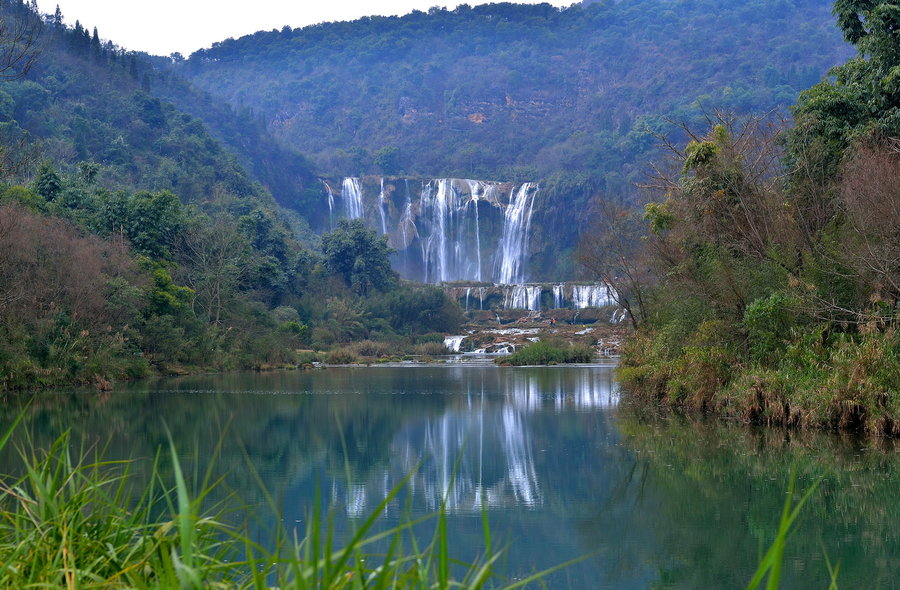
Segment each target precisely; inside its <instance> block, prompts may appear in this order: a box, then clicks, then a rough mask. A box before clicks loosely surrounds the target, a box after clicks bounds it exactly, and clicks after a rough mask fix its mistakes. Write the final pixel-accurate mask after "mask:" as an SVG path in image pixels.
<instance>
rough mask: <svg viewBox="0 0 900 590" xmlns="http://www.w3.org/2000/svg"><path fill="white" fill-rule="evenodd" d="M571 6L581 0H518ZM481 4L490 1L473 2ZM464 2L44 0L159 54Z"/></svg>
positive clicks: (46, 9) (112, 37) (109, 36)
mask: <svg viewBox="0 0 900 590" xmlns="http://www.w3.org/2000/svg"><path fill="white" fill-rule="evenodd" d="M541 1H547V2H549V3H550V4H553V5H555V6H569V5H570V4H572V3H573V2H575V1H576V0H567V1H561V0H518V2H520V3H527V4H538V3H540V2H541ZM467 3H468V4H470V5H472V6H475V5H477V4H485V3H486V2H484V0H468V2H467ZM458 4H460V2H456V1H451V2H439V1H438V2H436V1H435V0H370V1H368V2H367V1H360V0H240V1H237V0H38V8H39V9H40V11H41V12H42V13H47V14H52V13H53V12H54V11H55V10H56V6H57V5H59V8H60V10H61V11H62V15H63V21H64V22H65V23H66V24H67V25H69V26H72V25H74V24H75V21H76V20H79V21H81V24H82V25H83V26H85V27H87V28H88V30H92V29H93V28H94V27H97V30H98V31H99V33H100V38H101V39H103V40H104V41H107V40H108V41H112V42H113V43H115V44H116V45H119V46H120V47H124V48H125V49H129V50H136V51H146V52H148V53H152V54H154V55H170V54H171V53H174V52H176V51H179V52H181V53H182V54H184V56H185V57H187V56H188V55H189V54H190V53H191V52H193V51H196V50H197V49H201V48H204V47H209V46H210V45H212V44H213V42H215V41H223V40H225V39H227V38H228V37H234V38H238V37H241V36H243V35H247V34H249V33H254V32H256V31H260V30H264V31H271V30H272V29H281V28H282V27H283V26H284V25H290V26H291V27H294V28H297V27H302V26H305V25H310V24H314V23H320V22H327V21H338V20H353V19H357V18H359V17H361V16H369V15H373V14H383V15H403V14H408V13H409V12H411V11H412V10H422V11H425V12H427V11H428V9H429V8H430V7H432V6H442V7H443V6H446V7H447V8H452V7H455V6H456V5H458Z"/></svg>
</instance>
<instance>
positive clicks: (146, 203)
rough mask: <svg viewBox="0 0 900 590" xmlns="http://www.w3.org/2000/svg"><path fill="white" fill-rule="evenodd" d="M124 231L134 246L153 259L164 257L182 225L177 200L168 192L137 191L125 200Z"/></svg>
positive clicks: (183, 216)
mask: <svg viewBox="0 0 900 590" xmlns="http://www.w3.org/2000/svg"><path fill="white" fill-rule="evenodd" d="M127 208H128V211H127V215H128V219H127V222H126V223H125V224H124V229H125V234H126V235H127V236H128V239H129V241H131V245H132V246H133V247H134V249H135V250H136V251H137V252H138V253H140V254H144V255H145V256H149V257H151V258H154V259H157V260H168V259H170V258H171V255H172V246H173V245H174V243H175V238H176V236H177V235H178V233H179V232H180V231H181V229H182V228H183V227H184V224H185V220H186V217H185V212H184V210H183V208H182V206H181V201H179V200H178V197H176V196H175V195H174V194H172V193H171V192H169V191H160V192H158V193H151V192H148V191H138V192H136V193H135V194H134V195H132V197H131V198H130V199H129V200H128V205H127Z"/></svg>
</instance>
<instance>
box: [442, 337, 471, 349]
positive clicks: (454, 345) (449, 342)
mask: <svg viewBox="0 0 900 590" xmlns="http://www.w3.org/2000/svg"><path fill="white" fill-rule="evenodd" d="M465 339H466V337H465V336H447V337H446V338H444V346H446V347H447V350H449V351H450V352H459V347H460V345H461V344H462V341H463V340H465Z"/></svg>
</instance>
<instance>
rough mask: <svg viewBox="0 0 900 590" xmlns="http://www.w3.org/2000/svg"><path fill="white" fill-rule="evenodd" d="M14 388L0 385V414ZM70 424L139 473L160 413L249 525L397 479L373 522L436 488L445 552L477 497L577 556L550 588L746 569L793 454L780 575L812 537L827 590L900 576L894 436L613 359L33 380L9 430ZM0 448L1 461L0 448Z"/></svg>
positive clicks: (491, 515) (715, 582)
mask: <svg viewBox="0 0 900 590" xmlns="http://www.w3.org/2000/svg"><path fill="white" fill-rule="evenodd" d="M23 404H24V397H23V396H18V397H15V396H12V397H8V398H7V399H6V403H5V404H4V406H3V408H2V410H0V412H2V419H3V422H4V423H6V424H8V423H10V422H11V420H12V419H13V418H14V416H15V415H16V413H17V411H18V409H19V408H20V407H21V406H22V405H23ZM66 429H71V430H72V437H73V441H74V444H75V445H76V446H79V447H81V448H90V447H99V446H106V447H107V451H106V456H107V457H110V458H112V457H116V458H134V459H137V460H138V467H139V469H138V470H139V471H140V470H141V469H144V468H148V467H149V464H150V462H151V461H152V458H153V456H154V454H155V453H156V450H157V448H158V447H159V446H160V445H167V444H168V442H167V441H168V438H167V434H166V433H167V429H168V431H170V432H171V433H172V438H173V439H174V442H175V444H176V446H177V448H178V450H179V452H180V453H181V454H182V458H183V460H184V461H185V464H186V466H187V469H188V471H189V472H191V473H195V472H196V473H202V471H203V470H204V469H206V467H207V465H208V464H209V463H210V462H211V461H212V462H214V470H215V471H216V472H217V473H222V474H224V475H225V485H226V487H227V488H230V489H234V490H235V491H236V492H237V494H238V495H239V496H240V497H241V498H242V499H243V501H244V502H246V503H248V504H249V505H252V506H257V509H256V510H255V511H254V515H253V518H254V519H255V522H257V523H258V524H257V526H258V531H257V532H256V534H257V535H259V536H260V538H262V539H263V540H264V539H265V538H266V532H265V531H266V530H267V529H268V528H269V527H270V526H271V525H272V522H273V521H274V519H276V518H281V519H282V522H283V523H284V524H285V525H286V526H288V527H299V529H300V531H301V533H302V531H303V529H304V527H305V522H306V520H305V519H306V517H307V515H308V514H309V511H310V510H311V507H312V504H313V502H314V498H315V497H316V490H317V489H318V491H319V493H320V494H321V497H322V499H323V501H324V502H326V503H327V504H328V505H329V506H331V507H332V508H333V510H334V514H335V519H336V523H337V527H338V530H339V532H340V531H345V530H346V529H347V527H349V526H352V525H353V522H354V521H356V522H358V521H359V519H360V518H362V517H364V516H365V515H368V513H369V512H370V511H371V510H372V509H373V508H375V507H376V506H377V505H378V504H379V503H380V502H381V501H382V499H384V498H385V495H386V494H387V493H388V492H389V491H390V490H391V489H392V488H393V487H394V486H396V485H398V484H400V483H401V482H402V481H403V479H404V478H405V477H407V476H409V482H408V485H407V487H406V488H405V492H404V493H403V494H401V495H400V496H399V497H398V498H396V499H394V500H393V501H392V502H391V503H390V504H388V505H387V507H386V508H385V509H384V510H383V511H382V512H383V520H384V522H385V523H386V524H388V525H389V524H396V523H397V522H398V521H399V520H400V519H401V518H402V517H403V515H404V513H406V514H411V515H413V516H418V515H424V514H428V513H431V512H433V511H435V510H436V509H437V508H438V507H439V505H440V503H441V501H442V498H443V499H445V501H446V505H447V511H448V526H449V531H450V538H451V553H452V554H453V555H455V556H458V557H460V558H462V559H468V558H471V557H472V556H474V555H476V554H477V553H478V551H479V548H480V547H481V539H482V519H481V516H482V511H485V512H486V514H487V516H488V519H489V521H490V524H491V534H492V537H493V538H494V539H495V540H496V541H501V542H503V543H504V544H505V545H506V546H507V550H506V552H505V556H504V559H503V560H502V568H501V569H502V570H503V571H505V572H506V574H507V575H508V576H509V577H510V578H520V577H523V576H526V575H528V574H530V573H532V572H534V571H536V570H539V569H542V568H546V567H550V566H552V565H554V564H557V563H561V562H564V561H567V560H569V559H572V558H574V557H577V556H581V555H588V557H587V559H585V560H584V561H582V562H580V563H577V564H575V565H573V566H571V567H569V568H566V569H565V570H563V571H561V572H558V573H554V574H553V575H551V577H549V578H548V586H549V587H551V588H577V589H596V588H742V587H745V586H746V584H747V582H748V581H749V579H750V577H751V575H752V573H753V571H754V569H755V568H756V565H757V563H758V561H759V558H760V556H761V555H762V553H763V552H764V551H765V550H766V548H767V547H768V544H769V543H770V542H771V540H772V538H773V537H774V534H775V531H776V528H777V525H778V520H779V517H780V514H781V510H782V506H783V503H784V499H785V491H786V489H787V485H788V480H789V474H790V472H791V470H792V469H794V470H795V471H796V474H797V475H796V478H797V486H798V488H799V489H800V490H801V491H802V490H804V489H806V487H807V486H809V485H810V483H811V482H812V481H814V480H815V479H817V478H821V483H820V487H819V489H818V490H817V491H816V493H815V495H814V496H813V497H812V499H811V500H810V501H809V502H808V503H807V505H806V506H805V507H804V511H803V513H802V515H801V517H800V519H798V521H797V531H796V533H795V534H794V535H793V536H792V537H791V539H790V541H789V544H788V549H787V552H786V561H785V574H784V580H785V582H784V584H783V586H784V587H787V588H827V586H828V571H827V566H826V555H827V559H829V560H830V561H831V562H832V563H840V577H839V582H840V586H841V587H842V588H861V587H866V588H885V589H889V588H898V587H900V493H898V492H900V444H898V441H892V440H871V439H862V438H856V437H853V436H846V435H845V436H838V435H834V434H828V433H806V432H797V431H789V430H780V429H759V428H751V427H747V426H743V425H736V424H723V423H721V422H713V421H704V420H699V419H687V418H682V417H676V416H666V415H658V414H657V413H655V412H652V411H648V410H645V409H641V408H636V407H632V406H631V405H630V404H629V403H628V400H627V399H620V394H619V392H618V388H617V385H616V381H615V376H614V367H613V366H611V365H608V366H578V367H539V368H538V367H494V366H492V365H478V364H471V365H470V364H448V365H441V366H404V367H396V366H391V367H388V366H373V367H353V368H350V367H348V368H329V369H325V370H313V371H292V372H272V373H237V374H226V375H216V376H196V377H184V378H177V379H155V380H147V381H140V382H135V383H130V384H124V385H121V386H118V387H117V388H116V389H115V390H114V391H111V392H104V393H98V392H93V391H65V392H54V393H44V394H40V395H37V396H36V397H35V398H34V400H33V401H32V403H31V406H30V407H29V409H28V411H27V419H26V423H25V425H24V426H23V427H22V428H20V430H19V432H18V436H19V438H20V439H21V437H22V436H24V435H25V434H26V432H27V433H28V434H29V435H30V436H31V437H33V439H34V440H35V441H37V443H38V444H39V445H42V446H47V445H48V444H49V441H51V440H52V438H54V437H56V436H58V435H59V434H60V433H61V432H63V431H64V430H66ZM219 443H221V446H220V448H219V450H218V451H216V449H217V445H218V444H219ZM0 460H2V467H3V469H2V470H3V471H4V472H9V471H13V470H15V469H16V467H15V463H14V457H13V456H12V455H11V453H10V452H9V450H7V452H6V453H5V454H4V455H3V457H2V458H0ZM248 461H249V462H251V463H252V465H253V469H250V468H248ZM254 470H255V471H256V473H258V476H259V479H260V480H261V481H262V482H263V484H264V485H265V487H266V489H267V490H269V491H270V492H271V494H272V495H273V497H275V498H276V499H277V501H278V502H279V503H280V504H281V506H282V509H281V510H280V512H281V513H280V514H273V513H272V512H271V511H269V510H268V509H267V508H266V506H265V504H264V502H263V498H264V494H263V493H262V492H261V491H260V487H259V483H258V481H257V478H256V476H255V475H254V474H253V471H254ZM410 474H411V475H410ZM232 516H233V517H234V518H235V519H236V521H235V524H240V522H239V521H241V520H243V519H245V518H246V516H247V515H246V514H245V513H243V512H242V513H236V514H234V515H232ZM425 527H426V528H425V529H424V530H423V535H424V534H425V533H426V532H427V531H429V530H431V528H429V527H430V525H425Z"/></svg>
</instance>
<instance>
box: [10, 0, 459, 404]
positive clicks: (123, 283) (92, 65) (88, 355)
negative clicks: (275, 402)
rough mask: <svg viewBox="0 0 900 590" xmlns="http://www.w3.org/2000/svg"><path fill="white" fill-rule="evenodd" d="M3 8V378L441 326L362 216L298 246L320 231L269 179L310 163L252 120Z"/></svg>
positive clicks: (242, 356) (66, 378)
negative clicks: (210, 115) (200, 115)
mask: <svg viewBox="0 0 900 590" xmlns="http://www.w3.org/2000/svg"><path fill="white" fill-rule="evenodd" d="M0 18H2V22H3V25H4V26H3V31H7V32H8V31H13V33H14V34H15V36H11V37H9V38H8V41H9V43H8V45H7V47H8V48H9V49H10V51H9V55H11V56H12V57H11V58H10V61H8V62H6V67H4V68H3V71H2V72H0V74H2V76H3V80H2V81H0V111H2V112H0V118H2V121H0V134H2V135H0V138H2V147H3V149H2V151H0V154H2V156H3V159H2V167H0V182H2V184H0V390H6V389H18V388H26V387H34V386H54V385H62V384H72V383H97V384H100V385H104V384H105V383H106V382H107V380H108V379H113V378H123V377H135V376H140V375H146V374H152V373H157V372H159V373H170V372H181V371H185V370H197V369H202V368H215V369H227V368H237V367H253V366H261V365H278V364H283V363H288V364H292V363H295V362H297V361H298V360H302V359H301V358H299V357H297V356H296V353H295V351H296V350H297V349H303V348H308V347H309V346H311V345H313V346H316V347H317V348H319V349H322V348H329V347H333V346H335V345H340V344H343V343H347V342H350V341H353V340H362V339H366V338H367V337H369V336H373V337H379V338H381V339H387V340H390V339H392V338H393V339H395V340H396V341H397V342H398V343H401V344H402V345H405V346H407V347H409V348H410V349H411V348H412V347H413V346H415V345H417V344H418V345H423V346H424V345H425V343H426V342H431V341H434V340H438V341H439V340H440V336H439V335H435V336H431V337H428V338H426V339H425V340H424V341H422V342H419V337H420V336H422V335H423V334H425V333H426V332H429V331H432V330H442V329H453V328H454V327H455V326H456V324H457V323H458V321H459V316H460V314H459V310H458V309H456V308H455V306H453V305H452V304H451V303H450V302H449V301H448V300H447V299H446V297H445V296H444V295H443V293H442V292H441V291H439V290H435V289H419V288H416V287H408V286H403V285H400V284H399V282H398V281H397V279H396V276H395V274H394V273H393V271H391V270H390V266H389V263H388V260H387V256H388V249H387V245H386V243H385V241H384V240H383V239H381V238H379V237H377V236H376V235H375V234H374V233H373V232H371V231H369V230H367V229H365V228H363V227H361V226H359V224H355V225H354V224H347V225H341V226H339V227H338V228H336V229H335V230H334V231H333V232H332V233H331V234H329V235H326V236H324V238H323V239H322V243H323V244H324V246H325V247H324V248H323V249H322V250H313V249H310V248H309V247H308V245H309V244H313V245H315V244H318V242H319V240H318V238H316V237H315V236H311V234H310V233H309V231H308V229H307V227H306V224H305V223H304V222H303V220H302V219H301V218H299V217H298V216H296V215H295V214H291V213H290V212H289V211H287V210H285V209H284V208H283V207H281V206H280V205H279V204H278V203H277V202H276V200H275V199H274V198H273V196H272V193H271V192H270V189H269V187H272V188H273V189H275V188H277V187H278V186H279V183H286V184H289V185H291V186H292V187H293V188H292V189H291V190H294V191H302V190H303V186H304V185H303V184H302V182H299V181H300V180H303V179H308V178H311V177H310V172H309V168H308V164H307V163H306V161H305V160H304V159H302V158H300V157H299V156H296V155H292V154H293V152H291V151H290V150H287V149H285V148H282V147H280V146H279V144H278V142H277V141H275V140H274V139H272V138H271V136H269V135H268V134H267V132H266V131H265V130H264V129H263V128H261V127H260V126H259V125H258V124H253V123H252V122H250V123H247V121H246V120H244V119H242V118H241V116H239V115H236V116H235V120H234V121H233V122H232V123H231V126H230V127H229V126H227V125H224V124H222V125H220V126H218V127H216V126H207V125H206V124H205V123H204V122H202V121H201V120H199V119H197V118H195V117H193V116H191V115H190V114H188V113H187V112H185V111H184V110H181V109H180V108H179V107H178V106H176V105H175V104H173V103H172V102H169V101H167V100H164V99H162V98H160V97H159V96H156V95H154V94H153V93H152V88H153V86H154V85H156V86H157V87H161V88H166V89H168V90H167V91H169V92H174V90H172V89H173V88H176V87H180V88H182V89H183V90H184V92H182V96H181V98H180V100H182V101H183V102H184V103H185V104H193V105H195V107H196V108H200V107H199V106H198V105H202V104H203V101H208V102H209V105H210V106H209V108H208V109H207V110H209V111H210V112H217V113H220V114H221V115H222V117H224V116H225V114H227V113H229V112H230V109H229V108H228V107H227V106H222V105H217V104H216V103H215V101H212V100H211V99H210V98H209V97H208V96H205V95H203V94H202V93H200V92H195V91H193V90H191V89H190V86H189V84H186V83H184V82H183V81H178V80H171V79H168V80H167V79H165V78H164V77H162V76H157V75H156V74H155V73H154V69H153V65H152V63H151V61H150V60H148V59H147V58H146V57H143V56H140V55H136V54H133V53H130V52H127V51H125V50H122V49H120V48H118V47H116V46H114V45H112V44H111V43H108V42H106V43H104V42H101V41H100V38H99V35H98V32H97V31H96V30H94V31H93V34H91V33H89V32H88V30H87V29H86V28H85V27H83V26H82V25H81V23H80V22H76V24H75V25H74V26H66V25H65V24H64V23H63V22H62V16H61V15H60V14H59V13H57V14H56V15H45V16H43V17H42V16H40V15H38V14H37V12H36V7H35V6H34V3H25V2H21V1H18V2H9V3H3V4H2V11H0ZM18 33H22V35H18ZM29 40H30V41H29ZM17 54H18V57H16V55H17ZM179 85H180V86H179ZM244 123H247V124H246V125H244ZM232 144H234V145H238V148H233V147H232ZM280 159H286V160H291V161H293V164H290V163H289V164H287V165H286V166H284V167H282V166H280V165H279V164H278V162H279V161H280ZM245 162H246V163H247V165H246V167H245V164H244V163H245ZM285 174H288V175H289V176H285ZM290 177H293V180H286V179H287V178H290ZM281 195H282V197H285V193H281ZM288 195H289V193H288ZM357 261H359V262H358V264H355V263H357ZM347 269H349V270H347ZM388 318H389V319H388ZM426 318H427V320H428V321H426ZM401 349H402V346H400V345H397V346H394V347H393V348H392V350H393V351H395V352H398V351H400V350H401ZM347 354H349V353H345V356H344V358H346V355H347ZM315 358H317V357H316V356H315V355H312V357H307V359H308V360H310V359H315ZM351 358H352V357H351Z"/></svg>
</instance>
